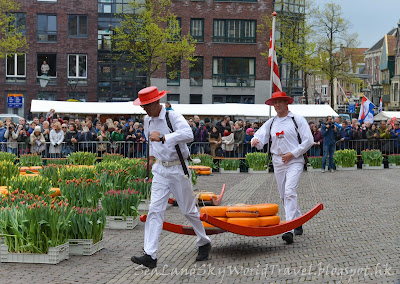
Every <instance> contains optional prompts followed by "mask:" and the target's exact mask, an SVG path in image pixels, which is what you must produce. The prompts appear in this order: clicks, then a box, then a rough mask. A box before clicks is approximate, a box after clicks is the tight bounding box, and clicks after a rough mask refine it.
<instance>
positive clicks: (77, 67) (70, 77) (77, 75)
mask: <svg viewBox="0 0 400 284" xmlns="http://www.w3.org/2000/svg"><path fill="white" fill-rule="evenodd" d="M70 56H75V57H76V63H75V64H76V65H75V68H76V70H77V71H78V72H76V75H75V76H70V75H69V58H70ZM80 56H85V57H86V76H85V77H83V76H79V57H80ZM67 59H68V70H67V74H68V79H87V77H88V76H87V75H88V74H87V73H88V68H87V66H88V56H87V54H68V58H67Z"/></svg>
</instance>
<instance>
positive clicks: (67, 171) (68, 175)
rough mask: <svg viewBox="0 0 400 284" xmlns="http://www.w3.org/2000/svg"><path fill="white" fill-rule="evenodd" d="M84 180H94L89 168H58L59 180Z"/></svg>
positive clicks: (92, 172)
mask: <svg viewBox="0 0 400 284" xmlns="http://www.w3.org/2000/svg"><path fill="white" fill-rule="evenodd" d="M74 178H75V179H79V178H86V179H94V178H95V175H94V169H93V168H89V167H73V166H63V167H61V168H60V174H59V179H61V180H72V179H74Z"/></svg>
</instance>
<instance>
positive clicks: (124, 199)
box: [101, 189, 140, 218]
mask: <svg viewBox="0 0 400 284" xmlns="http://www.w3.org/2000/svg"><path fill="white" fill-rule="evenodd" d="M139 203H140V193H139V191H135V190H134V189H125V190H115V189H113V190H110V191H107V192H105V193H104V197H103V198H102V199H101V206H102V208H103V210H104V212H105V214H106V215H107V216H124V217H125V216H133V217H135V218H136V216H137V215H138V206H139Z"/></svg>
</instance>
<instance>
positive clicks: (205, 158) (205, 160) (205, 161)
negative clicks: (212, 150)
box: [190, 154, 216, 169]
mask: <svg viewBox="0 0 400 284" xmlns="http://www.w3.org/2000/svg"><path fill="white" fill-rule="evenodd" d="M190 158H191V159H192V160H194V159H200V161H201V162H200V164H198V165H201V166H206V167H210V168H211V169H215V168H216V165H215V164H214V158H213V156H211V155H208V154H196V155H191V156H190ZM190 164H191V165H192V164H193V163H192V162H191V163H190Z"/></svg>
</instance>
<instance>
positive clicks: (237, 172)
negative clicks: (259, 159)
mask: <svg viewBox="0 0 400 284" xmlns="http://www.w3.org/2000/svg"><path fill="white" fill-rule="evenodd" d="M219 172H220V173H221V174H239V173H240V168H237V169H236V170H230V171H228V170H225V169H224V168H219Z"/></svg>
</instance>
